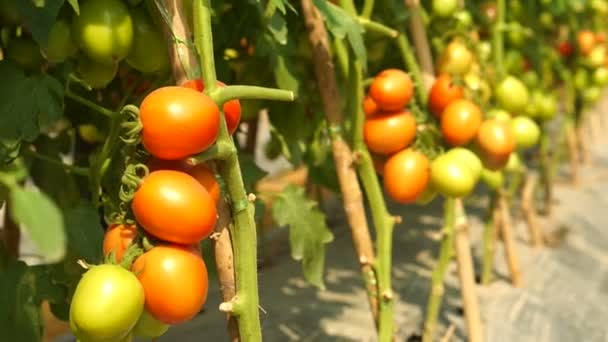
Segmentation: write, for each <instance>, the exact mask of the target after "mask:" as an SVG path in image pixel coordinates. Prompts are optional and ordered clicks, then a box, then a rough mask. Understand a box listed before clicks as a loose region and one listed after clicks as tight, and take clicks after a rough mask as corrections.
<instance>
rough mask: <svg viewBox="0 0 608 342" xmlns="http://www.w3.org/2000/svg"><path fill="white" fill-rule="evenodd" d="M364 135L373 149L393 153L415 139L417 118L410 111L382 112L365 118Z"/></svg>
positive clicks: (376, 151)
mask: <svg viewBox="0 0 608 342" xmlns="http://www.w3.org/2000/svg"><path fill="white" fill-rule="evenodd" d="M363 135H364V138H365V143H366V144H367V146H368V147H369V149H370V150H371V151H373V152H375V153H379V154H392V153H395V152H397V151H399V150H402V149H404V148H406V147H407V146H409V145H410V144H411V143H412V141H414V137H415V136H416V119H415V118H414V116H413V115H412V114H411V113H410V112H408V111H402V112H395V113H382V114H379V115H376V116H373V117H371V118H367V119H366V120H365V126H364V128H363Z"/></svg>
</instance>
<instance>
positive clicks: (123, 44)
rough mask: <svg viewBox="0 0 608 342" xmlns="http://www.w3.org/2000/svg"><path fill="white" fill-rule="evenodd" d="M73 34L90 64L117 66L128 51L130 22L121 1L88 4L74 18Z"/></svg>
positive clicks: (101, 1) (90, 2)
mask: <svg viewBox="0 0 608 342" xmlns="http://www.w3.org/2000/svg"><path fill="white" fill-rule="evenodd" d="M73 34H74V39H75V40H76V42H77V43H78V44H79V45H80V47H81V48H82V50H83V51H84V52H85V53H86V54H87V56H89V58H90V59H91V60H93V61H95V62H97V63H102V64H111V63H116V62H118V61H120V60H121V59H123V58H124V57H126V56H127V54H128V53H129V50H130V49H131V44H132V43H133V21H132V20H131V15H130V14H129V9H128V8H127V6H126V5H125V4H124V3H123V2H122V1H120V0H88V1H86V2H84V3H83V4H82V5H81V6H80V15H75V16H74V22H73ZM155 53H156V52H155Z"/></svg>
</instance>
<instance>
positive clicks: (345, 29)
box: [313, 0, 367, 66]
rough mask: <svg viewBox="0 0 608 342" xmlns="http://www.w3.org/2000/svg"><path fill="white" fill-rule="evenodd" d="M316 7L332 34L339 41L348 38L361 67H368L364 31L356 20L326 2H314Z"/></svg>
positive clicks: (318, 0)
mask: <svg viewBox="0 0 608 342" xmlns="http://www.w3.org/2000/svg"><path fill="white" fill-rule="evenodd" d="M313 2H314V4H315V6H316V7H317V8H318V9H319V12H321V15H323V19H325V24H327V28H329V30H330V31H331V33H332V34H333V35H334V36H335V37H336V38H339V39H342V38H344V37H347V38H348V42H349V43H350V46H351V47H352V49H353V51H354V53H355V56H356V57H357V59H359V61H360V62H361V65H363V66H366V65H367V51H366V50H365V44H364V42H363V32H364V29H363V27H362V26H361V24H359V22H358V21H357V20H356V18H354V17H352V16H351V15H349V14H348V13H346V12H345V11H344V10H343V9H341V8H340V7H338V6H336V5H334V4H332V3H331V2H329V1H326V0H313Z"/></svg>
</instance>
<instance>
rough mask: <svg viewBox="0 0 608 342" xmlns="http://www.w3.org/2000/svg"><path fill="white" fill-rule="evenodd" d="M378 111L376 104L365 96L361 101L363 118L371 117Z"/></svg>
mask: <svg viewBox="0 0 608 342" xmlns="http://www.w3.org/2000/svg"><path fill="white" fill-rule="evenodd" d="M379 111H380V108H378V104H376V102H374V100H373V99H372V98H371V97H369V96H366V97H365V99H364V100H363V112H364V113H365V116H373V115H375V114H377V113H378V112H379Z"/></svg>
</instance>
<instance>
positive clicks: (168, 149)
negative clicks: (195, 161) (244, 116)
mask: <svg viewBox="0 0 608 342" xmlns="http://www.w3.org/2000/svg"><path fill="white" fill-rule="evenodd" d="M139 110H140V119H141V123H142V126H143V130H142V142H143V145H144V147H145V148H146V149H147V150H148V152H150V153H151V154H152V155H153V156H155V157H158V158H161V159H169V160H174V159H182V158H185V157H188V156H190V155H193V154H196V153H200V152H202V151H204V150H206V149H207V148H208V147H209V146H211V145H212V144H213V143H214V142H215V139H216V138H217V135H218V132H219V124H220V112H219V109H218V108H217V106H216V105H215V103H214V102H213V101H211V99H210V98H209V97H208V96H206V95H204V94H202V93H199V92H197V91H195V90H192V89H189V88H184V87H163V88H158V89H156V90H154V91H153V92H151V93H150V94H149V95H148V96H146V98H145V99H144V100H143V102H142V103H141V105H140V107H139Z"/></svg>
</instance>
